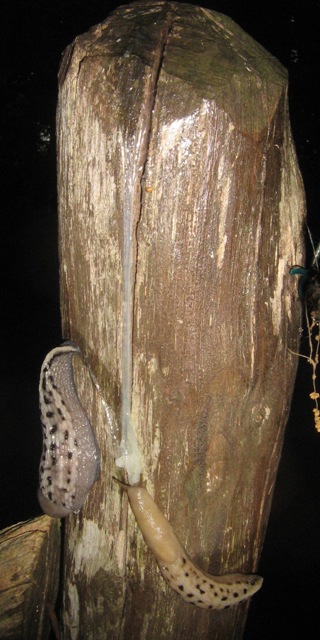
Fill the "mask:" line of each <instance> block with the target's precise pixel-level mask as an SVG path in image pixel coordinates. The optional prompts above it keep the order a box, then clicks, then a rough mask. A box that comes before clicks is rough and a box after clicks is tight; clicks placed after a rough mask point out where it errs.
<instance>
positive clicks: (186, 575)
mask: <svg viewBox="0 0 320 640" xmlns="http://www.w3.org/2000/svg"><path fill="white" fill-rule="evenodd" d="M120 484H121V486H122V487H123V488H124V489H125V490H126V491H127V493H128V498H129V502H130V506H131V509H132V511H133V513H134V515H135V518H136V521H137V523H138V525H139V528H140V530H141V533H142V535H143V538H144V540H145V542H146V544H147V545H148V547H149V549H150V550H151V551H152V553H153V554H154V556H155V558H156V560H157V563H158V566H159V569H160V571H161V573H162V575H163V577H164V579H165V580H166V582H167V583H168V585H169V586H170V587H171V588H172V589H174V590H175V591H176V592H177V593H178V594H179V596H181V598H182V599H183V600H185V602H189V603H191V604H194V605H196V606H197V607H202V608H203V609H226V608H227V607H232V606H234V605H236V604H239V602H243V601H244V600H247V598H250V596H252V595H253V594H254V593H255V592H256V591H258V590H259V589H260V587H261V585H262V581H263V579H262V578H261V577H260V576H257V575H246V574H241V573H233V574H230V575H225V576H211V575H209V574H208V573H205V572H204V571H202V570H201V569H199V567H197V566H196V565H195V564H193V562H191V560H190V559H189V557H188V555H187V553H186V551H185V549H184V548H183V546H182V544H181V542H180V541H179V540H178V538H177V536H176V534H175V532H174V530H173V528H172V526H171V524H170V523H169V521H168V520H167V518H166V517H165V516H164V515H163V513H161V511H160V509H159V507H158V506H157V505H156V503H155V502H154V500H153V499H152V498H151V496H150V495H149V493H148V492H147V491H146V489H144V488H143V487H138V486H134V487H132V486H129V485H125V484H123V483H120Z"/></svg>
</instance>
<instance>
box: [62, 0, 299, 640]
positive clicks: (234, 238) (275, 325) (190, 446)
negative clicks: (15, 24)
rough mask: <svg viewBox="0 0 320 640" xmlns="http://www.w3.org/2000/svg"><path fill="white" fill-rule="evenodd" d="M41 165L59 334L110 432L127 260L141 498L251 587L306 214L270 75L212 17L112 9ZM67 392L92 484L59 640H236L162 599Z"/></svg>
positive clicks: (283, 396) (82, 48) (171, 7)
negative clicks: (54, 154) (56, 271)
mask: <svg viewBox="0 0 320 640" xmlns="http://www.w3.org/2000/svg"><path fill="white" fill-rule="evenodd" d="M58 148H59V149H58V153H59V164H58V182H59V184H58V186H59V216H60V256H61V307H62V320H63V331H64V335H65V337H71V338H72V339H74V340H76V341H77V342H78V343H79V344H80V346H81V349H82V351H83V353H84V354H85V356H86V357H87V358H88V359H89V362H90V365H91V367H92V369H93V371H94V373H95V375H96V377H97V379H98V381H99V384H100V385H101V389H102V391H103V394H104V397H105V400H106V401H107V402H108V404H109V405H110V407H111V408H112V410H113V411H114V413H115V416H116V418H117V420H118V423H119V424H120V420H121V388H122V367H123V353H122V350H123V327H124V324H125V319H124V316H123V282H124V264H123V247H124V244H126V243H127V244H128V247H129V248H128V250H127V252H126V253H127V256H126V257H129V262H130V267H131V268H130V282H129V284H130V287H129V293H130V309H129V311H130V313H131V315H130V313H129V322H130V327H129V328H130V331H129V333H130V335H131V336H132V345H131V347H132V361H131V362H130V363H129V369H130V367H131V365H132V379H131V381H130V383H131V384H130V387H131V389H130V390H131V393H132V396H131V397H132V406H131V417H132V423H133V426H134V429H135V432H136V434H137V438H138V442H139V447H140V451H141V455H142V461H143V480H144V482H146V485H147V488H148V490H149V492H150V493H151V494H152V495H153V496H154V498H155V501H156V502H157V503H158V505H159V506H160V508H161V509H162V510H163V512H164V513H165V514H166V515H167V517H168V518H169V520H170V521H171V523H172V525H173V526H174V527H175V529H176V531H177V533H178V535H179V537H180V539H181V541H182V543H183V544H184V545H185V547H186V548H187V550H188V552H189V554H190V556H191V557H192V558H193V559H194V560H195V561H196V562H197V563H198V564H199V565H200V566H201V567H202V568H203V569H204V570H206V571H209V572H211V573H214V574H220V573H227V572H234V571H241V572H253V571H255V570H257V565H258V560H259V555H260V552H261V548H262V544H263V538H264V534H265V529H266V525H267V520H268V514H269V509H270V502H271V497H272V491H273V487H274V482H275V476H276V471H277V467H278V461H279V456H280V452H281V446H282V441H283V433H284V427H285V423H286V419H287V415H288V409H289V406H290V400H291V394H292V389H293V383H294V377H295V372H296V366H297V358H295V357H294V356H292V355H291V353H290V351H289V349H288V347H290V348H293V349H297V344H298V337H299V335H298V327H299V315H300V310H299V304H298V303H297V300H296V296H295V294H294V293H293V292H294V291H295V283H293V282H292V281H291V280H290V278H289V276H288V271H289V268H290V266H291V265H292V264H295V263H301V262H302V261H303V257H302V238H301V227H302V222H303V217H304V213H305V212H304V194H303V187H302V183H301V178H300V173H299V169H298V166H297V161H296V156H295V151H294V147H293V144H292V140H291V133H290V124H289V117H288V105H287V74H286V71H285V70H284V69H283V67H282V66H281V65H280V64H279V63H278V62H277V60H275V59H274V58H273V57H272V56H270V55H269V54H268V53H267V52H266V51H265V50H264V49H263V48H262V47H260V46H259V45H258V44H257V43H256V42H254V41H253V40H252V39H251V38H250V37H249V36H248V35H246V34H245V33H244V32H243V31H242V30H241V29H240V28H239V27H238V26H237V25H236V24H235V23H234V22H233V21H232V20H230V19H229V18H227V17H225V16H223V15H221V14H219V13H215V12H212V11H209V10H207V9H201V8H199V7H195V6H190V5H187V4H180V3H175V2H161V1H160V2H157V3H154V2H137V3H133V4H131V5H129V6H124V7H120V8H119V9H117V10H116V11H115V12H114V13H113V14H112V15H111V16H110V17H109V18H108V19H107V20H106V21H105V22H103V23H102V24H99V25H97V26H96V27H94V28H93V29H91V30H90V31H89V32H88V33H87V34H84V35H82V36H80V37H78V38H77V39H76V40H75V42H74V43H73V44H72V45H71V46H70V47H69V48H68V49H67V51H66V53H65V55H64V59H63V62H62V66H61V70H60V94H59V105H58ZM124 220H125V223H124ZM126 321H128V317H127V318H126ZM129 354H130V351H129ZM127 365H128V363H127ZM81 384H82V381H81V380H79V385H80V386H81ZM84 384H85V389H84V397H85V398H86V401H85V405H86V410H87V411H88V413H89V414H90V417H91V420H92V423H93V424H94V425H95V428H96V433H97V438H98V442H99V445H100V449H101V457H102V460H101V477H100V480H99V481H98V482H97V483H96V485H95V486H94V488H93V490H92V492H91V493H90V496H89V498H88V500H87V502H86V505H85V507H84V509H83V511H82V512H81V513H80V514H79V515H78V516H71V517H69V519H68V522H67V531H66V549H65V585H64V614H63V624H64V633H65V638H73V639H74V638H86V639H87V638H95V639H98V638H104V639H105V638H108V639H112V638H119V637H121V638H124V639H127V638H131V639H138V638H145V637H147V638H148V640H152V639H153V638H157V639H159V638H176V637H179V638H186V637H188V638H190V640H191V639H192V638H199V637H201V638H210V639H211V640H214V639H219V640H225V639H226V638H227V639H228V640H229V639H232V638H234V639H239V638H241V636H242V632H243V628H244V624H245V619H246V613H247V606H246V605H245V604H244V605H240V606H238V607H235V608H231V609H229V610H225V611H223V612H220V611H216V612H208V611H205V610H201V609H197V608H196V607H191V606H190V605H187V604H185V603H184V602H183V601H182V600H180V599H179V597H178V596H177V595H176V594H175V593H174V592H172V591H170V590H169V588H168V587H167V586H166V585H165V583H164V581H163V579H162V578H161V576H160V574H159V571H158V569H157V566H156V563H155V561H154V558H153V556H152V555H151V553H150V552H149V551H148V550H147V548H146V546H145V544H144V542H143V539H142V537H141V534H140V532H139V529H138V528H137V526H136V523H135V520H134V518H133V516H132V514H131V511H130V510H128V505H127V500H126V496H124V497H122V494H121V490H120V489H119V487H118V486H117V484H116V483H115V482H114V481H113V480H112V476H114V475H115V474H116V473H117V470H116V467H115V464H114V457H115V452H114V448H113V443H112V436H111V434H110V431H109V428H108V424H107V422H106V419H105V416H104V414H103V408H102V406H101V401H100V399H99V397H97V396H96V395H95V396H93V395H92V389H91V387H90V386H89V383H88V382H87V381H86V382H85V383H84ZM118 475H119V474H118ZM254 597H259V594H257V595H256V596H254Z"/></svg>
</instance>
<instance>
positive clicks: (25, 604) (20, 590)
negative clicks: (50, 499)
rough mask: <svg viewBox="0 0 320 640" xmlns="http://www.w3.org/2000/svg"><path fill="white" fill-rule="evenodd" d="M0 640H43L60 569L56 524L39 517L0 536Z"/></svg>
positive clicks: (4, 531)
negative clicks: (1, 639) (2, 639)
mask: <svg viewBox="0 0 320 640" xmlns="http://www.w3.org/2000/svg"><path fill="white" fill-rule="evenodd" d="M0 558H1V561H0V638H4V639H5V640H21V638H23V640H46V638H49V635H50V630H51V624H50V621H49V611H50V612H51V611H54V606H55V602H56V598H57V593H58V584H59V568H60V522H59V521H58V520H53V519H52V518H49V517H48V516H41V517H40V518H34V519H33V520H27V521H26V522H19V523H18V524H15V525H13V526H12V527H7V528H6V529H3V531H1V532H0Z"/></svg>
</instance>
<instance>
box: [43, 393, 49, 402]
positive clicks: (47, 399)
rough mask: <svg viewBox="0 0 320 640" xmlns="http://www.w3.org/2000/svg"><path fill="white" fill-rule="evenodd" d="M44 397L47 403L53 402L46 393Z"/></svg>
mask: <svg viewBox="0 0 320 640" xmlns="http://www.w3.org/2000/svg"><path fill="white" fill-rule="evenodd" d="M43 399H44V402H45V404H51V400H50V398H48V396H45V395H44V396H43Z"/></svg>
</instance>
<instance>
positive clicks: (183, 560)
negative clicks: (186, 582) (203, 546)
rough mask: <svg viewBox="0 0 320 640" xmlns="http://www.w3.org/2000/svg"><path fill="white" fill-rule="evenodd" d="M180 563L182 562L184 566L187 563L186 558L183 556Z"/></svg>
mask: <svg viewBox="0 0 320 640" xmlns="http://www.w3.org/2000/svg"><path fill="white" fill-rule="evenodd" d="M182 562H183V564H186V562H187V560H186V558H184V557H183V556H182Z"/></svg>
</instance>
